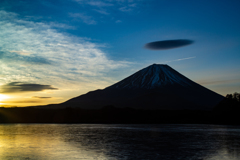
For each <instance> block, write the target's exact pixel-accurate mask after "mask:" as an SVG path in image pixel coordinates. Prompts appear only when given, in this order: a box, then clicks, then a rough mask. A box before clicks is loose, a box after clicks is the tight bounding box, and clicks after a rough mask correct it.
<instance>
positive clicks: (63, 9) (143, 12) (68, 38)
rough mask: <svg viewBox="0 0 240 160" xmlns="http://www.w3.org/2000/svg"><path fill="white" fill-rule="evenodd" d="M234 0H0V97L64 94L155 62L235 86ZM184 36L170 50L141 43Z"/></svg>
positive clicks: (56, 99) (238, 39)
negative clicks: (182, 41) (179, 44)
mask: <svg viewBox="0 0 240 160" xmlns="http://www.w3.org/2000/svg"><path fill="white" fill-rule="evenodd" d="M239 6H240V1H239V0H218V1H216V0H1V1H0V105H1V106H30V105H31V106H32V105H43V104H50V103H60V102H64V101H66V100H68V99H70V98H72V97H76V96H79V95H81V94H84V93H87V92H89V91H91V90H96V89H103V88H105V87H107V86H109V85H111V84H113V83H115V82H117V81H119V80H121V79H123V78H125V77H127V76H129V75H131V74H133V73H134V72H136V71H138V70H140V69H142V68H144V67H147V66H148V65H151V64H153V63H157V64H168V65H169V66H171V67H172V68H173V69H175V70H177V71H178V72H180V73H181V74H183V75H185V76H186V77H188V78H189V79H191V80H193V81H195V82H197V83H199V84H201V85H203V86H205V87H207V88H209V89H211V90H213V91H215V92H217V93H219V94H222V95H224V96H225V95H226V94H228V93H233V92H240V9H239ZM175 39H187V40H191V41H193V42H194V43H192V44H190V45H187V46H183V47H179V48H174V49H167V50H150V49H147V48H144V46H145V44H146V43H149V42H154V41H162V40H175Z"/></svg>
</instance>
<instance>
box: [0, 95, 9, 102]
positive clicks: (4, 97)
mask: <svg viewBox="0 0 240 160" xmlns="http://www.w3.org/2000/svg"><path fill="white" fill-rule="evenodd" d="M8 98H9V96H6V95H4V94H0V104H3V103H1V102H2V101H3V100H5V99H8Z"/></svg>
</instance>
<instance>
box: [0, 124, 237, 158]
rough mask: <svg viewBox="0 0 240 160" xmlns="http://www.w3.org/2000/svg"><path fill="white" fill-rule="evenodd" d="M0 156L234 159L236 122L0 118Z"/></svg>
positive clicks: (235, 156)
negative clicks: (24, 121)
mask: <svg viewBox="0 0 240 160" xmlns="http://www.w3.org/2000/svg"><path fill="white" fill-rule="evenodd" d="M0 159H1V160H11V159H13V160H18V159H19V160H22V159H24V160H30V159H36V160H38V159H43V160H72V159H99V160H101V159H111V160H114V159H123V160H125V159H133V160H139V159H149V160H153V159H161V160H175V159H182V160H188V159H191V160H198V159H199V160H200V159H201V160H239V159H240V127H239V126H222V125H115V124H114V125H111V124H7V125H4V124H0Z"/></svg>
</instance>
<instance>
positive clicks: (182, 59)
mask: <svg viewBox="0 0 240 160" xmlns="http://www.w3.org/2000/svg"><path fill="white" fill-rule="evenodd" d="M193 58H196V57H187V58H181V59H175V60H171V61H165V62H164V63H170V62H177V61H184V60H188V59H193Z"/></svg>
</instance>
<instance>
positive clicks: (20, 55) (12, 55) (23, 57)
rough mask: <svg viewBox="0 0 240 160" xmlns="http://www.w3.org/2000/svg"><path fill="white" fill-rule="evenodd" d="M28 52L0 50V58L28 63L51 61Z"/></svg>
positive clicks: (6, 60)
mask: <svg viewBox="0 0 240 160" xmlns="http://www.w3.org/2000/svg"><path fill="white" fill-rule="evenodd" d="M28 53H29V52H22V51H10V52H2V51H0V60H3V61H4V62H13V63H16V62H17V63H21V62H22V63H30V64H37V65H39V64H44V65H46V64H51V62H50V61H49V60H48V59H46V58H43V57H40V56H36V55H35V56H31V55H29V54H30V53H29V54H28Z"/></svg>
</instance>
